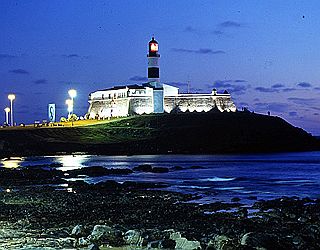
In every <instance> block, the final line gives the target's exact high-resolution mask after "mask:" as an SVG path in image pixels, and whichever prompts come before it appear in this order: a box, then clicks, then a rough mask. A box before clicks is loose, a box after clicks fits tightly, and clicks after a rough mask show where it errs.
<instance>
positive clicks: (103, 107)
mask: <svg viewBox="0 0 320 250" xmlns="http://www.w3.org/2000/svg"><path fill="white" fill-rule="evenodd" d="M158 49H159V44H158V42H157V41H156V40H155V39H154V37H152V40H151V41H150V42H149V53H148V55H147V57H148V82H147V83H144V84H142V85H139V84H134V85H125V86H115V87H112V88H109V89H105V90H98V91H95V92H92V93H91V94H90V95H89V104H90V106H89V110H88V118H90V119H94V118H98V119H105V118H110V117H120V116H128V115H133V114H150V113H164V112H167V113H170V112H186V111H190V112H194V111H196V112H203V111H204V112H208V111H210V110H212V109H214V108H215V109H218V110H220V111H221V112H222V111H227V112H235V111H236V106H235V104H234V103H233V101H232V100H231V96H230V94H229V93H228V92H227V91H224V92H223V93H218V92H217V91H216V90H215V89H213V90H212V92H211V93H208V94H197V93H186V94H180V93H179V88H177V87H174V86H171V85H168V84H165V83H162V82H161V81H160V67H159V59H160V54H159V53H158Z"/></svg>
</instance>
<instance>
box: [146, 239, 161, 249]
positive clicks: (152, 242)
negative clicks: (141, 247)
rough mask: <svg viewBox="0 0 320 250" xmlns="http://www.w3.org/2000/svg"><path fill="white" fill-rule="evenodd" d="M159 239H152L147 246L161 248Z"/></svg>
mask: <svg viewBox="0 0 320 250" xmlns="http://www.w3.org/2000/svg"><path fill="white" fill-rule="evenodd" d="M159 243H160V242H159V241H158V240H156V241H151V242H149V243H148V245H147V248H148V249H149V248H159Z"/></svg>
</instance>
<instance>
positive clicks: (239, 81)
mask: <svg viewBox="0 0 320 250" xmlns="http://www.w3.org/2000/svg"><path fill="white" fill-rule="evenodd" d="M233 81H234V82H237V83H241V82H247V81H246V80H241V79H240V80H233Z"/></svg>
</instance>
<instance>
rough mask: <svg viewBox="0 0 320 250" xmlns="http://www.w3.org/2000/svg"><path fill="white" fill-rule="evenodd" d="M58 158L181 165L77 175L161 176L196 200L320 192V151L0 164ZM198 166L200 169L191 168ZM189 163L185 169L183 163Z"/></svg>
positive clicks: (96, 161) (66, 165)
mask: <svg viewBox="0 0 320 250" xmlns="http://www.w3.org/2000/svg"><path fill="white" fill-rule="evenodd" d="M50 163H60V164H62V167H60V168H59V169H61V170H63V171H66V170H71V169H75V168H82V167H88V166H104V167H107V168H133V167H135V166H138V165H139V164H150V165H152V166H157V167H168V168H172V167H174V166H181V167H183V168H185V169H184V170H180V171H170V172H169V173H162V174H159V173H158V174H156V173H138V172H135V173H133V174H130V175H123V176H122V175H119V176H104V177H98V178H82V179H85V180H86V181H87V182H90V183H95V182H99V181H103V180H109V179H112V180H116V181H119V182H124V181H128V180H130V181H144V182H163V183H167V184H169V185H170V186H169V187H168V188H165V190H170V191H177V192H183V193H192V194H197V195H199V196H200V197H201V198H200V199H199V200H197V201H196V202H200V203H203V202H213V201H225V202H228V201H230V200H231V199H232V198H233V197H239V198H241V201H242V202H248V203H250V201H251V202H252V199H254V197H257V198H258V199H273V198H278V197H281V196H298V197H311V198H318V197H320V195H319V194H320V191H319V190H320V152H303V153H279V154H254V155H250V154H247V155H139V156H96V155H65V156H45V157H26V158H19V157H18V158H11V159H3V160H0V167H6V168H15V167H23V166H28V165H42V164H50ZM191 166H201V167H203V168H201V169H190V167H191ZM188 168H189V169H188Z"/></svg>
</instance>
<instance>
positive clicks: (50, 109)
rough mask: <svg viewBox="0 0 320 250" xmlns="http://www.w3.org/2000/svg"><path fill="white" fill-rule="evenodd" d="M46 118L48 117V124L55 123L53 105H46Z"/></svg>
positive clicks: (54, 106)
mask: <svg viewBox="0 0 320 250" xmlns="http://www.w3.org/2000/svg"><path fill="white" fill-rule="evenodd" d="M48 117H49V122H55V121H56V105H55V104H54V103H50V104H49V105H48Z"/></svg>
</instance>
